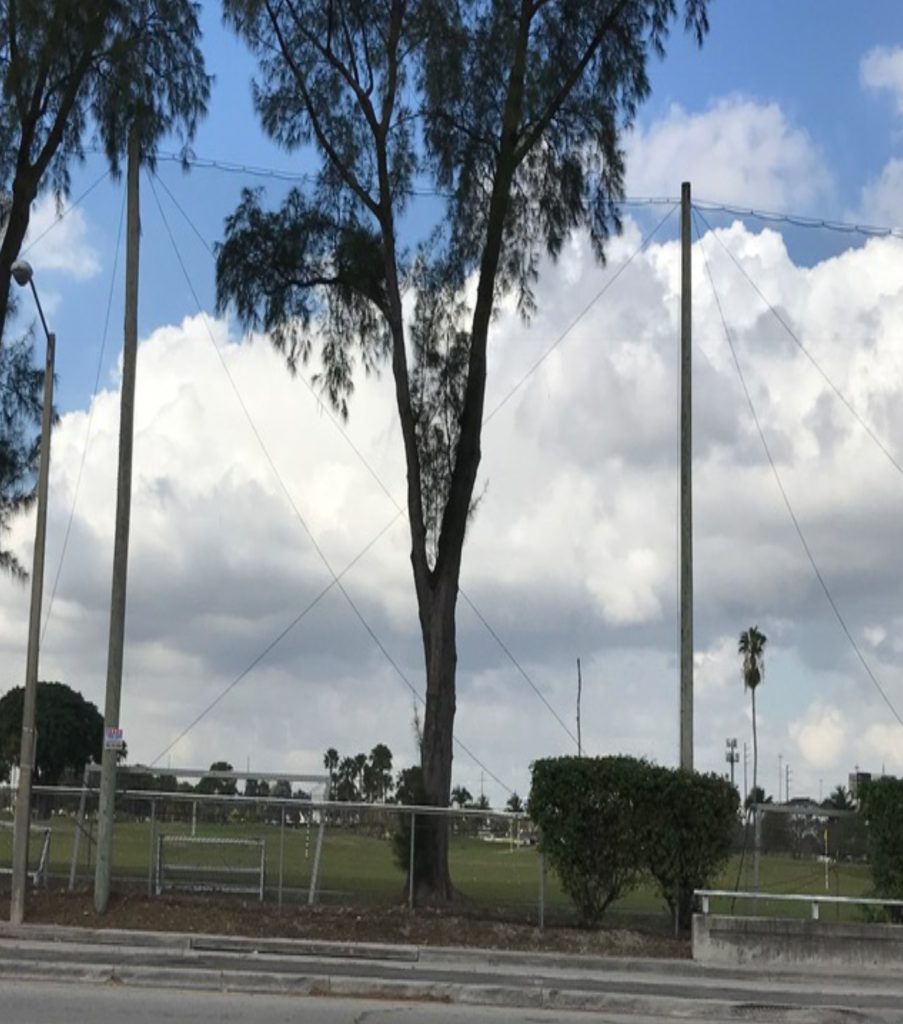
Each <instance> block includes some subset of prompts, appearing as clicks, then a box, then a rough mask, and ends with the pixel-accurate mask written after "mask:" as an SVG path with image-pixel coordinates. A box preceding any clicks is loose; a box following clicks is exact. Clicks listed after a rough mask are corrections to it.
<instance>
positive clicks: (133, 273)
mask: <svg viewBox="0 0 903 1024" xmlns="http://www.w3.org/2000/svg"><path fill="white" fill-rule="evenodd" d="M140 150H141V147H140V144H139V141H138V136H137V134H136V132H135V131H134V130H133V131H132V133H131V134H130V135H129V144H128V170H127V175H126V183H127V190H128V191H127V211H128V212H127V221H126V255H125V324H124V330H123V343H122V395H121V400H120V407H119V408H120V412H119V474H118V477H117V487H116V532H115V536H114V541H113V588H112V596H111V600H110V641H109V648H108V653H107V689H106V702H105V704H104V715H103V725H104V750H103V761H102V764H101V773H100V796H99V803H98V824H97V868H96V870H95V874H94V907H95V909H96V910H97V912H98V913H99V914H103V913H106V909H107V905H108V903H109V900H110V876H111V874H112V859H113V810H114V803H115V798H116V763H117V761H118V759H119V750H118V749H117V748H115V747H114V746H112V745H111V744H110V742H109V739H108V737H109V732H108V730H110V729H118V727H119V704H120V697H121V694H122V661H123V648H124V643H125V600H126V578H127V575H128V561H129V520H130V517H131V507H132V440H133V437H134V424H135V371H136V368H137V363H138V249H139V236H140V232H141V224H140V211H139V201H138V171H139V165H140V157H141V151H140Z"/></svg>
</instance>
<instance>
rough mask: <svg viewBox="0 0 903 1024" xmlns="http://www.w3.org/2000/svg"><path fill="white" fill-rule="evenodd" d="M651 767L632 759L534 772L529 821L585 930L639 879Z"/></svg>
mask: <svg viewBox="0 0 903 1024" xmlns="http://www.w3.org/2000/svg"><path fill="white" fill-rule="evenodd" d="M649 769H650V765H648V764H647V763H646V762H645V761H639V760H637V759H636V758H632V757H602V758H587V757H557V758H547V759H545V760H542V761H536V762H535V763H534V764H533V766H532V771H533V780H532V785H531V789H530V817H531V818H532V819H533V821H534V822H535V823H536V825H538V826H539V829H540V833H541V844H542V849H543V851H544V852H545V854H546V856H547V857H548V858H549V860H550V862H551V864H552V866H553V867H554V868H555V870H556V872H557V873H558V877H559V878H560V879H561V884H562V886H563V887H564V890H565V892H567V894H568V895H569V896H570V897H571V899H572V900H573V901H574V904H575V906H576V907H577V910H578V912H579V914H580V921H581V924H583V925H584V926H586V927H593V926H595V925H597V924H598V923H599V922H600V921H601V919H602V915H603V914H604V913H605V910H606V908H607V907H608V905H609V904H610V903H611V902H612V901H613V900H616V899H618V897H619V896H623V895H624V894H625V893H626V892H629V891H630V889H632V888H633V887H634V886H635V885H636V883H637V881H638V880H639V878H640V876H641V873H642V856H641V851H642V836H643V826H642V815H641V814H640V813H638V811H639V808H640V807H641V806H644V805H645V803H646V801H645V800H644V799H643V796H642V790H643V787H644V785H645V783H646V781H647V779H648V775H649Z"/></svg>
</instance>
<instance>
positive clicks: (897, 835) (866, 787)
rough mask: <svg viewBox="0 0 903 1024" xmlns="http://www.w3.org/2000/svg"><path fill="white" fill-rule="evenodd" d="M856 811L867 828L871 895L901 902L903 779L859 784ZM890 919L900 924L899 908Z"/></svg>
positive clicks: (902, 886)
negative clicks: (871, 884) (871, 883)
mask: <svg viewBox="0 0 903 1024" xmlns="http://www.w3.org/2000/svg"><path fill="white" fill-rule="evenodd" d="M859 809H860V812H861V813H862V814H864V815H865V818H866V823H867V825H868V837H869V839H868V843H869V860H870V863H871V869H872V881H873V882H874V885H875V894H876V895H877V896H884V897H886V898H887V899H896V900H899V899H903V779H895V778H892V777H884V778H880V779H872V780H870V781H869V782H866V783H863V784H862V787H861V790H860V794H859ZM890 916H891V918H892V919H893V920H895V921H901V920H903V914H901V913H900V908H899V907H897V908H896V909H895V911H894V912H893V913H892V914H891V915H890Z"/></svg>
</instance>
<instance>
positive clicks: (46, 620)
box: [41, 190, 125, 644]
mask: <svg viewBox="0 0 903 1024" xmlns="http://www.w3.org/2000/svg"><path fill="white" fill-rule="evenodd" d="M85 194H87V193H85ZM124 219H125V191H124V190H123V193H122V206H121V208H120V210H119V228H118V229H117V231H116V249H115V251H114V254H113V272H112V273H111V274H110V290H109V292H108V293H107V312H106V315H105V316H104V321H103V334H102V335H101V339H100V353H99V354H98V356H97V370H96V372H95V374H94V390H93V391H92V392H91V394H92V395H93V396H95V397H96V395H97V392H98V389H99V388H100V375H101V373H102V372H103V357H104V352H105V351H106V346H107V332H108V330H109V327H110V311H111V309H112V307H113V288H114V287H115V284H116V270H117V267H118V266H119V248H120V245H121V243H122V223H123V220H124ZM57 223H59V221H57ZM54 226H55V225H54ZM48 230H50V229H49V228H48ZM46 233H47V232H46V231H45V232H44V234H46ZM41 237H42V238H43V235H42V236H41ZM95 408H96V403H95V401H94V399H93V398H92V400H91V404H90V407H89V409H88V424H87V426H86V427H85V441H84V444H83V445H82V454H81V459H80V460H79V464H78V474H77V476H76V478H75V489H74V491H73V493H72V505H71V506H70V508H69V519H68V520H67V522H66V532H65V533H64V534H63V546H62V548H61V550H60V559H59V561H58V562H57V566H56V573H55V574H54V577H53V587H52V588H51V590H50V600H49V601H48V602H47V614H46V615H45V616H44V627H43V629H42V630H41V643H42V644H43V643H44V637H45V636H46V634H47V627H48V626H49V625H50V616H51V614H52V613H53V600H54V598H55V597H56V591H57V587H58V586H59V582H60V574H61V573H62V571H63V561H64V560H65V558H66V551H67V549H68V547H69V535H70V534H71V533H72V521H73V519H74V518H75V506H76V505H77V504H78V495H79V492H80V491H81V485H82V475H83V474H84V471H85V460H86V459H87V457H88V448H89V446H90V442H91V427H92V426H93V424H94V410H95Z"/></svg>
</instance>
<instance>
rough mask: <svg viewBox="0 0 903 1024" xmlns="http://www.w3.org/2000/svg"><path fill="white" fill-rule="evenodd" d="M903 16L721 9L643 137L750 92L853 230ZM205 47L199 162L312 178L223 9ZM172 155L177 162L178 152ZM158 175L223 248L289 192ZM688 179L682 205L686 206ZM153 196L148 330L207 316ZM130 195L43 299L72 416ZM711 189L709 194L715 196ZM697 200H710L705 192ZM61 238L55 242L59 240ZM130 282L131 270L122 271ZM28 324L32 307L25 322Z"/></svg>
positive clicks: (672, 77)
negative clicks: (802, 151) (882, 53)
mask: <svg viewBox="0 0 903 1024" xmlns="http://www.w3.org/2000/svg"><path fill="white" fill-rule="evenodd" d="M901 21H903V16H901V12H900V10H899V5H897V4H896V3H895V2H894V0H875V2H870V3H868V4H863V5H859V6H858V7H857V9H856V13H855V16H851V13H850V8H849V5H847V4H844V3H840V2H836V0H828V2H825V0H819V2H816V0H800V2H797V3H793V4H786V3H780V2H777V0H764V2H762V3H757V4H755V5H749V4H742V3H736V2H731V0H723V2H720V3H718V2H715V3H713V4H712V8H711V22H712V29H711V33H710V35H709V37H708V39H707V41H706V43H705V45H704V46H703V47H702V49H701V50H700V49H698V48H697V47H696V45H695V42H694V41H693V39H692V38H691V37H689V36H687V35H686V34H685V33H683V32H681V31H675V32H674V34H673V35H672V38H671V41H670V44H669V48H668V55H667V57H666V59H665V60H663V61H659V60H653V61H652V62H651V78H652V96H651V97H650V99H649V101H648V102H647V104H646V105H645V106H644V107H643V108H642V109H641V111H640V115H639V118H638V122H639V124H640V126H644V125H647V126H648V125H650V124H653V123H655V122H656V121H657V120H659V119H661V118H663V117H666V116H667V114H668V112H669V110H670V109H671V107H672V106H673V105H675V104H676V105H679V106H680V107H682V108H683V109H684V110H686V111H688V112H699V111H703V110H705V109H706V108H707V107H708V106H709V105H710V104H711V103H713V102H715V101H717V100H719V99H722V98H724V97H729V96H732V95H739V96H743V97H746V98H752V99H754V100H756V101H757V102H760V103H769V102H775V103H779V104H780V106H781V109H782V111H783V112H784V113H785V115H786V116H787V118H788V120H789V121H790V123H791V124H793V125H795V126H797V127H798V128H800V129H801V130H802V131H804V132H806V133H808V134H809V135H810V136H811V138H812V141H813V144H814V145H815V146H816V147H817V148H818V149H819V150H820V152H821V153H822V154H823V156H824V159H825V162H826V164H827V165H828V166H829V167H830V171H831V176H832V183H831V188H830V189H829V190H828V191H827V193H825V194H823V195H821V196H819V197H818V201H817V202H814V203H811V204H805V205H804V208H795V209H794V210H792V211H790V210H788V211H787V212H796V213H803V214H808V215H813V216H819V217H825V218H826V219H833V220H845V219H848V218H849V217H850V216H852V215H853V214H854V212H855V211H856V207H857V203H858V201H859V192H860V190H861V188H862V186H863V183H864V182H865V181H867V180H869V179H870V178H874V177H875V176H877V174H878V173H879V172H880V170H881V168H882V167H883V166H884V164H885V163H886V162H887V160H888V159H889V158H890V157H891V156H893V155H894V154H899V153H900V152H901V151H903V135H901V126H900V124H899V123H898V122H897V121H896V120H895V116H894V99H893V96H892V95H891V94H890V93H889V92H885V93H880V92H873V91H871V92H870V91H866V90H864V89H863V88H862V86H861V84H860V69H859V66H860V60H861V58H862V56H863V55H864V54H865V53H866V52H868V51H869V50H871V49H873V48H874V47H876V46H882V45H887V44H888V43H891V42H893V41H894V40H895V39H896V38H899V35H900V33H901ZM202 25H203V30H204V40H205V42H204V50H205V55H206V59H207V62H208V68H209V70H210V72H211V73H212V74H213V75H214V76H215V84H214V88H213V94H212V99H211V103H210V109H209V114H208V116H207V118H206V120H205V121H204V122H203V124H202V125H201V127H200V130H199V132H198V136H197V139H196V141H195V143H194V146H193V149H194V152H195V154H196V155H197V156H198V157H199V158H206V159H211V160H216V161H220V162H223V163H229V164H238V165H247V166H253V167H262V168H272V169H275V170H277V171H284V172H288V173H304V172H305V171H306V170H309V169H310V167H311V162H310V157H309V155H307V154H304V153H287V152H285V151H284V150H282V149H280V147H278V146H276V145H275V144H274V143H272V142H271V141H270V140H269V139H268V138H267V137H266V136H265V135H264V133H263V132H262V130H261V129H260V127H259V125H258V122H257V119H256V116H255V114H254V110H253V103H252V99H251V80H252V77H253V75H254V73H255V63H254V60H253V57H252V56H251V55H250V53H249V52H248V51H247V49H246V47H245V46H244V44H243V43H242V42H241V41H240V40H238V39H237V38H236V37H235V35H234V34H233V33H232V32H231V31H230V30H228V29H227V28H226V27H225V26H224V25H223V24H222V22H221V18H220V14H219V9H218V5H217V4H214V3H205V4H204V5H203V14H202ZM160 148H161V150H162V151H164V152H170V153H171V152H173V151H174V148H175V146H174V144H168V145H167V144H165V143H164V144H163V145H162V146H161V147H160ZM103 172H104V161H103V158H102V156H101V155H99V154H89V155H88V157H87V158H86V161H85V164H84V166H83V167H81V168H78V169H76V172H75V174H74V175H73V188H72V198H77V197H78V196H79V195H80V194H81V193H82V192H83V191H84V190H85V189H87V188H89V187H90V185H91V184H92V183H93V182H95V181H96V180H97V178H98V177H100V176H101V175H102V174H103ZM158 173H159V175H160V176H161V177H162V178H163V180H164V182H165V183H166V184H167V185H168V186H169V187H170V188H171V189H172V191H173V193H174V195H175V197H176V199H177V200H178V202H179V203H180V204H182V205H183V206H184V207H185V209H186V210H187V211H188V213H189V215H190V217H191V219H192V221H193V223H194V224H195V225H196V227H197V228H198V230H199V231H200V233H201V234H202V235H203V237H204V239H205V240H206V241H207V242H208V243H209V244H212V243H213V242H215V241H216V240H218V239H219V238H220V237H221V235H222V228H223V221H224V218H225V217H226V216H227V215H228V213H229V212H230V211H231V210H232V209H233V208H234V206H235V205H236V203H237V199H238V195H239V192H240V190H241V188H242V187H246V186H252V187H253V186H255V185H263V186H264V187H265V188H266V190H267V193H268V195H269V196H271V197H272V199H273V201H277V200H278V197H279V196H280V195H281V194H282V193H283V192H284V191H285V189H286V187H287V186H286V185H284V184H282V183H280V182H278V181H273V180H267V179H266V178H257V177H255V176H252V175H243V174H239V173H227V172H224V171H216V170H206V169H203V168H196V169H194V170H193V171H191V173H190V174H187V175H186V174H184V173H183V172H182V171H181V170H180V169H179V167H178V166H177V165H175V164H173V163H172V162H169V161H166V160H164V161H161V162H160V164H159V167H158ZM679 179H680V174H679V173H678V174H677V175H676V176H675V177H674V182H673V186H672V188H671V190H670V191H669V193H668V194H669V195H677V194H678V192H679V187H680V180H679ZM142 187H143V212H142V220H143V230H144V237H143V250H142V279H141V283H142V296H141V313H140V316H141V330H142V332H148V331H150V330H151V329H153V327H154V326H156V325H158V324H160V323H163V322H170V321H172V320H174V319H176V318H178V317H180V316H183V315H187V314H191V313H193V312H195V310H196V307H195V303H194V300H193V298H192V296H191V294H190V291H189V289H188V287H187V286H186V284H185V282H184V277H183V275H182V272H181V270H180V269H179V267H178V265H177V264H176V262H175V258H174V256H173V252H172V248H171V243H170V242H169V239H168V237H167V235H166V233H165V229H164V228H163V225H162V224H161V221H160V215H159V213H158V211H157V207H156V204H155V201H154V199H153V196H152V195H151V193H150V189H149V188H148V185H147V182H146V180H145V181H144V182H143V183H142ZM122 188H123V184H122V183H121V182H120V183H113V182H104V183H103V184H101V185H100V186H98V187H97V188H96V189H95V190H94V191H93V192H92V193H91V195H90V196H88V197H87V198H86V199H85V200H84V202H83V204H82V205H81V206H80V209H81V210H82V211H83V213H84V216H85V218H86V220H87V223H88V225H89V232H88V239H89V242H90V246H91V248H92V250H94V252H95V253H96V258H97V262H98V265H99V266H98V272H97V273H96V275H94V276H92V277H91V278H90V279H89V280H79V281H77V282H74V283H73V282H71V281H69V280H67V279H66V277H65V276H64V275H62V274H53V275H52V276H51V275H50V274H49V273H48V275H47V277H46V278H44V279H43V280H42V282H41V284H42V286H43V288H46V289H47V290H48V291H49V292H52V294H53V295H54V296H56V295H58V296H59V299H60V305H59V307H58V308H57V307H56V306H54V326H55V328H56V330H57V331H58V333H59V335H60V338H61V349H60V356H59V359H60V363H59V377H60V389H59V395H58V400H59V404H60V407H61V408H62V409H67V408H71V407H76V406H78V405H81V404H84V402H85V401H86V399H87V397H88V396H89V395H90V393H91V391H92V389H93V383H94V378H95V373H94V368H95V366H96V358H97V354H98V353H99V347H100V335H101V333H102V328H103V322H104V313H105V310H106V304H107V295H108V292H109V288H110V275H111V274H112V272H113V259H114V252H115V247H116V233H117V225H118V220H119V214H120V211H121V204H122ZM703 188H704V186H703ZM695 195H696V196H697V198H699V199H704V198H709V197H707V196H706V195H705V192H704V191H699V186H698V185H697V187H696V190H695ZM719 198H721V199H729V200H730V201H732V202H734V203H736V204H738V205H740V206H745V205H752V206H755V205H756V204H755V202H754V199H755V197H754V196H748V195H746V196H745V195H742V194H738V195H732V196H730V197H725V196H721V197H719ZM161 202H163V204H164V207H165V212H166V216H167V217H168V219H169V221H170V225H171V227H172V229H173V231H174V234H175V236H176V239H177V243H178V245H179V248H180V250H181V252H182V255H183V258H184V259H185V260H186V263H187V265H188V268H189V271H190V274H191V278H192V283H193V285H194V288H195V289H196V290H197V292H198V295H199V298H200V300H201V302H202V305H203V306H204V308H206V309H210V308H211V306H212V301H213V270H212V261H211V260H210V259H209V257H208V256H207V255H206V254H205V252H204V250H203V248H202V246H201V245H200V243H199V242H198V240H197V238H196V237H195V236H194V235H193V233H192V231H191V229H190V228H189V227H188V226H187V224H186V222H185V220H184V219H183V218H182V217H181V215H180V214H179V213H178V212H176V210H175V209H174V208H173V207H172V206H171V204H170V203H169V201H168V199H167V197H166V196H165V194H161ZM52 239H53V233H51V235H50V236H49V238H48V241H52ZM789 243H790V244H791V245H793V246H795V247H798V249H799V252H800V254H801V255H802V256H803V258H809V259H811V258H814V257H815V256H816V255H817V254H823V253H824V252H826V251H829V250H830V249H831V248H832V247H834V248H836V247H837V246H839V245H841V246H844V245H846V244H847V239H840V240H838V239H835V238H832V237H831V236H825V235H821V236H820V237H816V238H813V237H812V235H811V233H808V232H807V233H804V234H802V235H799V236H798V237H797V236H795V235H794V233H793V232H791V233H790V235H789ZM119 274H120V275H121V267H120V268H119ZM121 290H122V289H121V287H116V288H115V290H114V294H113V314H112V321H111V324H112V329H111V337H112V339H113V340H114V341H115V339H116V337H117V332H119V331H121V326H120V324H121ZM24 312H25V313H26V314H27V310H25V311H24ZM115 349H116V346H115V344H113V345H111V346H110V350H109V353H108V355H107V358H106V359H105V364H104V373H103V377H102V379H106V377H107V375H108V373H109V372H110V371H111V369H112V368H113V360H114V353H115Z"/></svg>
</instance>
